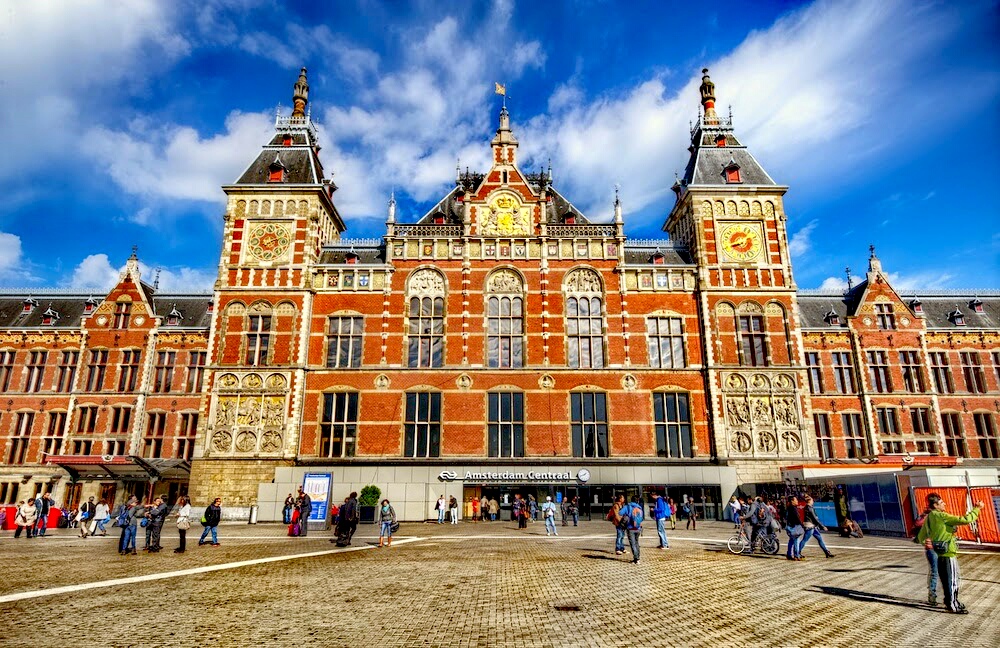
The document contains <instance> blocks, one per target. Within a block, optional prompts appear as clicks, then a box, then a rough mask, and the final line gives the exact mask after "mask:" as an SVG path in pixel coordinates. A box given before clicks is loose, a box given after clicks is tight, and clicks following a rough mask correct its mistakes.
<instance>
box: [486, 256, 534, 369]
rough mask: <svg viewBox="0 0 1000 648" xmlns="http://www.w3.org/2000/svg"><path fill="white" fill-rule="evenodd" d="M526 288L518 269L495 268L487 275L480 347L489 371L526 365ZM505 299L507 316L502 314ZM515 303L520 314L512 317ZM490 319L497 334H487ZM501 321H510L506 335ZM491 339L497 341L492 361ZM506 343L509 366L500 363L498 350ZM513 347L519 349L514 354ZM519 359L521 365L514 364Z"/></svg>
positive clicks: (521, 367)
mask: <svg viewBox="0 0 1000 648" xmlns="http://www.w3.org/2000/svg"><path fill="white" fill-rule="evenodd" d="M514 281H516V282H517V286H515V285H514V283H513V282H514ZM526 286H527V282H526V281H525V278H524V275H522V274H521V273H520V272H519V271H518V270H516V269H514V268H510V267H507V266H504V267H501V268H497V269H495V270H493V271H492V272H490V273H489V274H488V275H487V276H486V282H485V284H484V290H483V331H484V332H485V335H484V336H483V344H484V345H485V346H484V349H483V355H484V357H485V358H486V366H487V367H489V368H491V369H523V368H524V367H525V366H526V365H527V363H526V362H525V356H526V355H527V347H528V344H527V339H526V338H527V328H526V326H525V322H526V321H527V311H526V305H527V303H528V299H527V297H528V293H527V287H526ZM493 300H496V302H497V309H496V310H497V313H496V314H493V313H492V312H491V311H492V307H491V304H492V302H493ZM504 300H510V307H509V310H510V314H509V315H503V314H502V313H503V302H504ZM515 304H517V306H518V308H519V310H520V314H519V315H515V314H514V310H515V308H514V306H515ZM505 318H506V319H505ZM491 320H496V323H497V325H496V329H497V332H496V333H491V332H490V324H491ZM504 321H508V322H509V329H510V330H509V332H507V333H504V332H503V324H504ZM515 323H517V324H519V328H520V333H519V334H518V333H517V332H515V331H514V330H513V329H514V328H515ZM494 339H495V340H496V341H497V349H496V357H495V358H494V356H493V354H492V352H491V349H490V346H491V341H492V340H494ZM505 340H506V341H508V343H509V349H508V356H509V358H510V362H509V364H503V362H501V360H502V357H501V355H502V354H501V350H502V347H503V342H504V341H505ZM518 343H519V344H518ZM515 346H519V347H520V348H519V349H518V351H519V353H517V354H515V349H514V347H515ZM518 356H519V357H520V362H515V357H518ZM494 360H495V363H494Z"/></svg>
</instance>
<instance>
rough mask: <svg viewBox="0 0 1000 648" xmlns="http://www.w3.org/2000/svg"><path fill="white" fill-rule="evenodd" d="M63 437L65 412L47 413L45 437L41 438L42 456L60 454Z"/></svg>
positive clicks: (64, 434) (64, 432)
mask: <svg viewBox="0 0 1000 648" xmlns="http://www.w3.org/2000/svg"><path fill="white" fill-rule="evenodd" d="M65 436H66V412H49V425H48V427H47V428H46V429H45V436H44V437H43V438H42V454H47V455H57V454H61V453H62V449H63V447H62V446H63V439H64V438H65Z"/></svg>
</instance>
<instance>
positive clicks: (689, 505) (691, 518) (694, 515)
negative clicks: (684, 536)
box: [683, 497, 698, 531]
mask: <svg viewBox="0 0 1000 648" xmlns="http://www.w3.org/2000/svg"><path fill="white" fill-rule="evenodd" d="M683 510H684V514H685V515H687V524H686V525H684V530H685V531H686V530H688V529H694V530H695V531H697V530H698V509H697V508H695V504H694V498H693V497H688V498H687V502H685V503H684V509H683Z"/></svg>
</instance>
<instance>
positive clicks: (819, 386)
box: [806, 352, 823, 394]
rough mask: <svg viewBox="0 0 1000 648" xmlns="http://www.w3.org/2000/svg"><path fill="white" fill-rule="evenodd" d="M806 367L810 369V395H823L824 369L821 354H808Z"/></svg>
mask: <svg viewBox="0 0 1000 648" xmlns="http://www.w3.org/2000/svg"><path fill="white" fill-rule="evenodd" d="M806 366H807V367H808V368H809V393H810V394H822V393H823V367H821V366H820V364H819V353H815V352H809V353H807V354H806Z"/></svg>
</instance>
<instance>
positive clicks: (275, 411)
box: [262, 396, 285, 427]
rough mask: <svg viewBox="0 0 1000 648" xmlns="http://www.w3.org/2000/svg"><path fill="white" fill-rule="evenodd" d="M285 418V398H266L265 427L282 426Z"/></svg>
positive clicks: (263, 418)
mask: <svg viewBox="0 0 1000 648" xmlns="http://www.w3.org/2000/svg"><path fill="white" fill-rule="evenodd" d="M284 419H285V399H284V398H282V397H281V396H268V397H267V398H265V399H264V414H263V416H262V420H263V422H264V427H280V426H281V424H282V423H283V422H284Z"/></svg>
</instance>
